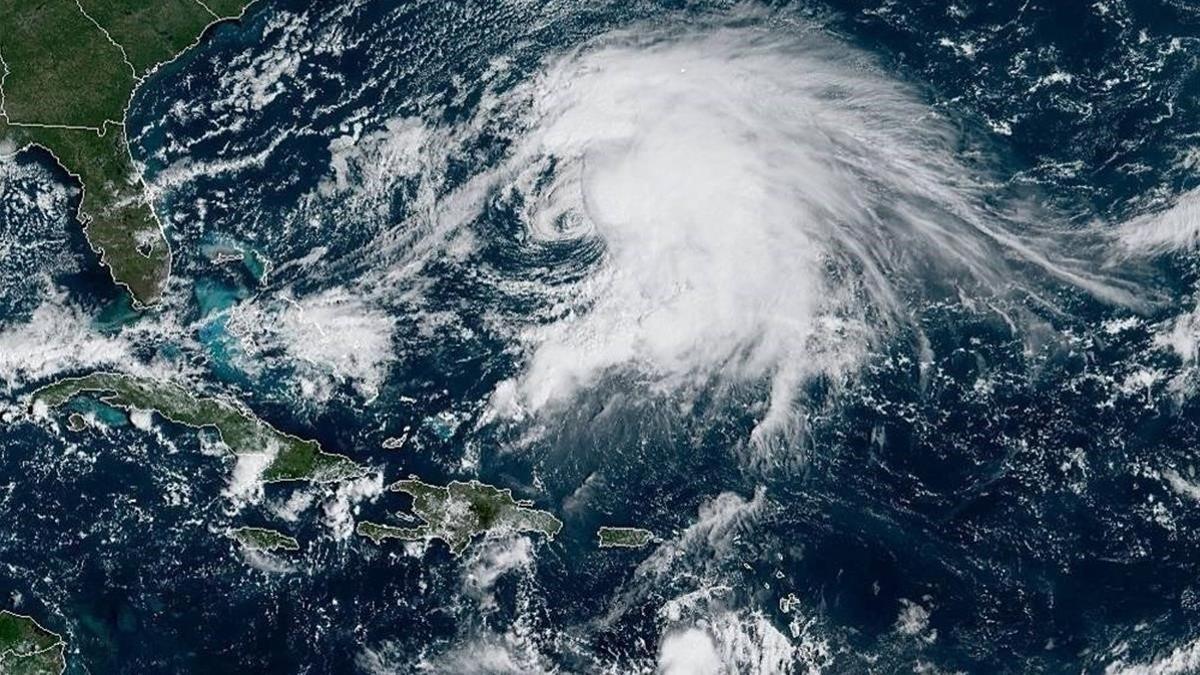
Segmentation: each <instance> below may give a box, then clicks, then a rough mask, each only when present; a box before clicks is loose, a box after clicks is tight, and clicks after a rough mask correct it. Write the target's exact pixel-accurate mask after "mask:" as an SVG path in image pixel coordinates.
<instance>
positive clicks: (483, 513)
mask: <svg viewBox="0 0 1200 675" xmlns="http://www.w3.org/2000/svg"><path fill="white" fill-rule="evenodd" d="M388 490H390V491H392V492H404V493H406V494H409V495H411V496H412V498H413V507H412V511H413V514H415V515H416V516H417V517H418V518H420V519H421V520H422V521H423V524H421V525H417V526H414V527H398V526H395V525H386V524H381V523H372V522H361V523H359V524H358V528H357V532H358V534H359V535H361V536H363V537H366V538H368V539H370V540H372V541H373V542H375V543H376V544H378V543H380V542H382V541H383V540H385V539H403V540H408V541H420V540H425V539H441V540H442V541H444V542H446V545H447V546H449V547H450V552H451V553H453V554H454V555H456V556H457V555H459V554H461V553H462V552H463V551H464V550H466V548H467V546H468V545H470V543H471V541H472V540H473V539H475V537H476V536H479V535H482V534H495V533H501V532H540V533H542V534H544V535H546V536H547V537H549V538H551V539H553V538H554V535H556V534H558V531H559V530H561V529H562V522H561V521H560V520H559V519H558V518H555V517H554V516H553V515H551V514H549V513H547V512H546V511H539V510H537V509H534V508H530V507H531V506H532V505H533V504H532V503H531V502H528V501H523V500H521V501H518V500H515V499H513V496H512V490H501V489H499V488H496V487H493V486H491V485H485V484H484V483H480V482H479V481H474V480H473V481H469V482H462V481H452V482H451V483H450V484H449V485H446V486H439V485H430V484H428V483H423V482H421V481H419V480H416V479H413V478H410V479H406V480H400V481H396V482H395V483H393V484H391V485H389V486H388Z"/></svg>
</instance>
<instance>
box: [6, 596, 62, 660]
mask: <svg viewBox="0 0 1200 675" xmlns="http://www.w3.org/2000/svg"><path fill="white" fill-rule="evenodd" d="M66 649H67V643H66V642H65V641H64V640H63V638H62V636H61V635H59V634H58V633H54V632H52V631H49V630H46V629H45V628H43V627H42V626H41V625H40V624H39V623H38V622H37V621H35V620H34V619H33V618H32V617H29V616H25V615H23V614H16V613H15V612H10V611H8V610H3V611H0V673H5V674H6V675H8V674H12V675H18V674H19V675H60V674H61V673H62V672H63V671H64V670H66V668H67V661H66V655H65V652H66Z"/></svg>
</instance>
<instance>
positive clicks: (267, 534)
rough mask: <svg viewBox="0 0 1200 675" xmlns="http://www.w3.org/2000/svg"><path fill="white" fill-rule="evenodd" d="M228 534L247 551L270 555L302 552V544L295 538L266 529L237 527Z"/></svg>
mask: <svg viewBox="0 0 1200 675" xmlns="http://www.w3.org/2000/svg"><path fill="white" fill-rule="evenodd" d="M227 534H228V535H229V538H230V539H233V540H234V541H236V542H237V543H238V544H240V545H241V547H242V548H244V549H246V550H247V551H260V552H264V553H270V552H272V551H299V550H300V542H298V541H296V538H295V537H289V536H288V535H286V534H284V533H282V532H277V531H275V530H269V529H267V528H265V527H237V528H234V529H232V530H230V531H229V532H228V533H227Z"/></svg>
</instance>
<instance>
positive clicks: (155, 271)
mask: <svg viewBox="0 0 1200 675" xmlns="http://www.w3.org/2000/svg"><path fill="white" fill-rule="evenodd" d="M251 1H252V0H0V154H9V153H10V152H11V153H15V152H17V151H19V150H21V149H24V148H27V147H40V148H43V149H45V150H47V151H49V152H50V153H51V154H52V155H53V156H54V158H55V159H56V160H57V161H58V163H59V164H60V165H62V167H63V168H64V169H66V171H67V172H69V173H70V174H71V175H72V176H73V177H74V178H75V179H76V180H78V181H79V183H80V186H81V187H82V188H83V197H82V200H81V202H80V205H79V212H78V216H79V220H80V221H81V222H82V223H83V224H84V228H85V233H86V235H87V239H88V242H89V243H90V244H91V246H92V248H93V249H94V250H95V251H96V252H97V253H98V254H99V255H100V260H101V262H102V263H103V264H104V265H106V266H107V267H108V269H109V271H110V272H111V274H112V277H113V280H114V281H116V282H117V283H118V284H121V285H123V286H125V287H126V288H128V289H129V292H130V294H131V295H132V296H133V299H134V301H135V302H136V303H137V304H138V305H141V306H145V305H151V304H154V303H155V302H157V301H158V300H159V298H160V297H161V296H162V292H163V287H164V286H165V284H166V281H167V277H168V276H169V275H170V270H171V250H170V247H169V246H168V244H167V240H166V236H165V235H164V233H163V229H162V224H161V223H160V222H159V220H158V217H157V216H156V215H155V213H154V209H153V206H152V205H151V204H150V201H149V199H148V197H147V194H146V190H145V185H144V183H143V182H142V177H141V175H140V173H139V171H138V169H137V167H136V166H134V163H133V158H132V156H131V155H130V152H129V142H128V130H127V129H126V127H125V114H126V111H127V110H128V107H129V103H130V101H131V100H132V98H133V93H134V91H135V90H136V88H137V87H138V86H139V85H140V84H141V83H142V82H144V81H145V80H146V78H147V77H148V76H149V75H150V74H151V73H153V72H154V71H155V70H156V69H158V68H159V67H160V66H162V65H163V64H164V63H167V62H169V61H171V60H173V59H175V58H176V57H178V56H179V55H180V54H181V53H183V52H184V51H186V50H187V49H188V48H189V47H191V46H193V45H195V44H197V43H198V42H199V40H200V39H201V37H202V36H203V35H204V33H205V31H206V30H207V29H208V28H209V27H210V26H212V25H213V24H215V23H218V22H220V21H225V20H229V19H236V18H238V17H240V16H241V15H242V12H244V11H245V9H246V7H247V6H248V5H249V4H250V3H251Z"/></svg>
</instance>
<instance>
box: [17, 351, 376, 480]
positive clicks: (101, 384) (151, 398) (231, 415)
mask: <svg viewBox="0 0 1200 675" xmlns="http://www.w3.org/2000/svg"><path fill="white" fill-rule="evenodd" d="M84 394H90V395H93V396H95V397H96V398H98V400H99V401H100V402H102V403H104V404H105V405H109V406H112V407H114V408H118V409H120V410H124V411H126V412H132V411H135V410H143V411H149V412H154V413H157V414H159V415H161V416H162V417H164V418H165V419H167V420H168V421H170V422H174V423H176V424H183V425H186V426H190V427H195V428H211V429H214V430H216V432H217V434H218V435H219V436H220V438H221V441H222V442H223V443H224V444H225V445H226V446H227V447H228V448H229V449H230V451H232V452H233V453H234V454H237V455H252V454H264V453H265V454H267V455H268V456H269V457H270V461H269V462H268V463H267V464H266V468H264V469H263V472H262V480H263V481H264V482H276V481H298V480H303V481H311V482H317V483H328V482H335V481H340V480H345V479H348V478H354V477H356V476H361V475H362V474H363V468H362V467H361V466H359V465H358V464H357V463H356V462H355V461H354V460H352V459H350V458H349V457H346V456H345V455H339V454H335V453H330V452H325V451H324V450H322V449H321V446H320V444H318V443H317V442H316V441H313V440H305V439H302V438H297V437H296V436H292V435H291V434H287V433H284V432H282V431H280V430H278V429H276V428H275V427H273V426H271V425H270V424H267V423H266V422H264V421H263V420H261V419H259V418H258V417H256V416H255V415H254V414H253V413H251V412H250V411H249V410H247V409H246V408H245V407H244V406H242V405H240V404H238V403H235V402H233V401H228V400H225V399H222V398H216V397H208V398H206V397H201V396H197V395H195V394H193V393H191V392H190V391H188V390H186V389H184V388H183V387H180V386H179V385H176V384H173V383H170V382H164V381H161V380H156V379H150V378H144V377H135V376H132V375H123V374H120V373H92V374H90V375H85V376H83V377H71V378H65V379H62V380H59V381H57V382H54V383H52V384H49V385H47V386H45V387H43V388H41V389H39V390H37V391H35V392H34V393H33V395H32V405H33V406H34V407H37V406H41V405H44V406H46V407H47V408H49V409H55V408H60V407H62V406H63V405H65V404H67V403H68V402H69V401H70V400H71V399H73V398H75V397H77V396H80V395H84Z"/></svg>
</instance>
